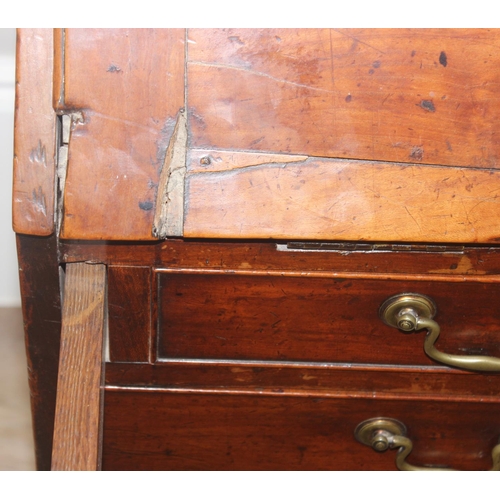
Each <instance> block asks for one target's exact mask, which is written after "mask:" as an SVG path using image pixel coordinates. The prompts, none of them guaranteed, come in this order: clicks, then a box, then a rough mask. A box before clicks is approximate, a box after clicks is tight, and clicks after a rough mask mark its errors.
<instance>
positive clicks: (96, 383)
mask: <svg viewBox="0 0 500 500" xmlns="http://www.w3.org/2000/svg"><path fill="white" fill-rule="evenodd" d="M64 288H65V290H64V301H63V314H62V329H61V350H60V355H59V376H58V382H57V399H56V415H55V423H54V443H53V448H52V470H74V471H82V470H99V469H100V449H101V439H100V427H101V413H102V412H101V402H102V394H101V393H102V375H103V373H104V370H103V332H104V305H105V295H106V293H105V292H106V268H105V266H104V265H101V264H98V265H92V264H84V263H76V264H68V265H67V266H66V280H65V287H64Z"/></svg>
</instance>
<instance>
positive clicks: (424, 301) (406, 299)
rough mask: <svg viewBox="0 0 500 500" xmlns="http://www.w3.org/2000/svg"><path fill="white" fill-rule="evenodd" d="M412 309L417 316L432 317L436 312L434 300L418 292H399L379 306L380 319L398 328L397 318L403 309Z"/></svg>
mask: <svg viewBox="0 0 500 500" xmlns="http://www.w3.org/2000/svg"><path fill="white" fill-rule="evenodd" d="M410 310H411V311H412V312H413V313H414V314H415V315H416V316H417V317H421V318H429V319H432V318H433V317H434V316H435V315H436V312H437V306H436V304H435V303H434V301H433V300H432V299H431V298H430V297H427V296H426V295H421V294H419V293H400V294H398V295H393V296H392V297H389V298H388V299H387V300H386V301H384V303H383V304H382V305H381V306H380V309H379V311H378V314H379V317H380V319H381V320H382V321H383V322H384V323H385V324H386V325H389V326H392V327H394V328H398V319H399V317H400V316H401V314H402V313H404V312H405V311H410Z"/></svg>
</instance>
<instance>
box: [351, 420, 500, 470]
mask: <svg viewBox="0 0 500 500" xmlns="http://www.w3.org/2000/svg"><path fill="white" fill-rule="evenodd" d="M354 435H355V437H356V439H357V440H358V441H359V442H360V443H363V444H366V445H367V446H371V447H372V448H373V449H374V450H375V451H379V452H381V451H385V450H387V449H396V448H397V449H398V453H397V455H396V467H397V468H398V469H399V470H405V471H412V470H413V471H433V470H434V471H446V470H454V469H449V468H441V467H418V466H416V465H412V464H410V463H408V462H407V461H406V457H408V455H409V454H410V453H411V451H412V449H413V443H412V441H411V439H410V438H408V437H406V426H405V425H404V424H403V423H402V422H400V421H399V420H395V419H393V418H385V417H379V418H371V419H369V420H365V421H364V422H361V423H360V424H359V425H358V426H357V427H356V430H355V431H354ZM491 458H492V461H493V466H492V468H491V469H489V470H490V471H498V470H500V444H497V445H496V446H495V447H494V448H493V450H492V451H491Z"/></svg>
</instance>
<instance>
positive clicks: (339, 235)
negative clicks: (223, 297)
mask: <svg viewBox="0 0 500 500" xmlns="http://www.w3.org/2000/svg"><path fill="white" fill-rule="evenodd" d="M207 153H208V152H207ZM210 155H211V156H216V153H215V152H210ZM207 157H208V158H210V156H207ZM499 186H500V173H499V172H498V171H496V170H493V169H491V170H490V169H469V168H449V167H437V166H436V167H434V166H425V165H415V164H413V165H408V164H395V163H381V162H375V163H374V162H366V161H352V160H351V161H346V160H327V159H315V158H311V159H308V160H306V161H296V162H292V163H283V162H279V161H278V162H276V163H274V162H273V163H264V164H261V165H255V166H249V167H247V168H242V167H239V166H235V167H234V168H231V169H226V170H222V171H216V170H210V165H208V171H207V172H202V171H194V172H193V173H190V174H188V176H187V178H186V197H187V210H186V213H185V219H184V236H187V237H208V238H218V237H226V238H231V237H232V238H276V239H280V238H281V239H290V238H296V239H312V240H314V239H323V240H332V239H333V240H358V241H359V240H372V241H373V240H375V241H391V240H392V241H394V240H396V241H408V242H412V241H414V242H417V241H420V242H425V241H427V242H428V241H431V242H433V241H434V242H448V243H450V242H463V243H488V242H489V243H495V242H497V241H499V238H500V227H499V226H498V220H499V218H500V204H499V201H500V199H499V198H498V192H499V189H500V187H499Z"/></svg>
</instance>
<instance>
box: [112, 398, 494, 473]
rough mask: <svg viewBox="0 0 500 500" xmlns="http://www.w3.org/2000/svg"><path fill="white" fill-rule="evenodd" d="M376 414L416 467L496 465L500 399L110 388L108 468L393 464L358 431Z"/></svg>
mask: <svg viewBox="0 0 500 500" xmlns="http://www.w3.org/2000/svg"><path fill="white" fill-rule="evenodd" d="M375 417H390V418H396V419H398V420H401V421H402V422H403V423H404V424H405V425H406V426H407V428H408V436H409V437H410V438H411V439H412V441H413V443H414V449H413V451H412V453H411V455H410V456H409V457H408V462H410V463H411V464H414V465H434V466H448V467H453V468H457V469H465V470H468V469H471V470H481V469H483V470H484V469H488V468H490V467H491V450H492V448H493V447H494V446H495V445H496V444H497V440H498V437H499V435H500V422H499V420H498V403H497V404H494V403H468V404H467V403H456V402H419V404H418V411H416V408H415V401H412V400H410V401H408V400H405V399H404V397H402V398H401V399H400V400H399V401H379V400H377V399H357V400H353V399H349V398H335V397H334V398H321V397H291V396H286V395H282V394H279V393H277V394H275V395H272V396H271V395H266V396H263V395H259V393H258V391H256V392H255V393H254V394H253V395H248V394H247V395H243V394H242V395H230V394H220V393H217V391H214V392H212V393H206V392H205V393H204V392H203V391H190V392H188V391H175V390H166V391H158V390H146V391H144V390H143V391H140V390H120V389H108V390H107V391H106V403H105V415H104V427H105V428H104V453H103V469H105V470H255V469H258V470H395V463H394V460H395V453H396V451H395V450H394V451H392V452H391V451H387V452H385V453H376V452H374V451H373V450H372V449H371V448H369V447H367V446H364V445H362V444H359V443H358V442H357V441H356V440H355V438H354V429H355V428H356V426H357V425H358V424H359V423H360V422H362V421H364V420H366V419H368V418H375Z"/></svg>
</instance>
